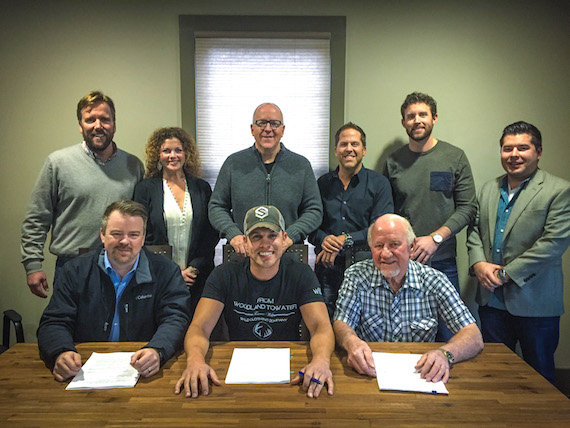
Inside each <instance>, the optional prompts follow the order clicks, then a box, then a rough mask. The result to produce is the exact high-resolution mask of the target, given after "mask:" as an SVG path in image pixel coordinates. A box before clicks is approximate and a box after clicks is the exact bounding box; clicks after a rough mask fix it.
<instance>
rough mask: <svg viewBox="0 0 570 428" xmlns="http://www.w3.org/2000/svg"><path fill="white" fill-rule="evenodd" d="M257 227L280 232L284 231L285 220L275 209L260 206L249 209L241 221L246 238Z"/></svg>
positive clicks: (270, 206) (269, 206) (268, 206)
mask: <svg viewBox="0 0 570 428" xmlns="http://www.w3.org/2000/svg"><path fill="white" fill-rule="evenodd" d="M258 227H266V228H268V229H270V230H272V231H274V232H281V231H282V230H283V231H284V230H285V220H283V216H282V215H281V213H280V212H279V210H278V209H277V208H276V207H274V206H272V205H260V206H258V207H253V208H250V209H249V211H248V212H247V213H246V214H245V218H244V220H243V230H244V231H245V235H246V236H247V235H249V234H250V233H251V231H252V230H253V229H256V228H258Z"/></svg>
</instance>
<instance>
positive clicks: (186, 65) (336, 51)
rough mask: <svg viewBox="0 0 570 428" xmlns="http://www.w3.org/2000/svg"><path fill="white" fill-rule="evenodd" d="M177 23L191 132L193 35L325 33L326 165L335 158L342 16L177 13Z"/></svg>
mask: <svg viewBox="0 0 570 428" xmlns="http://www.w3.org/2000/svg"><path fill="white" fill-rule="evenodd" d="M179 27H180V89H181V96H180V98H181V99H180V102H181V113H182V127H183V128H184V129H186V130H187V131H188V132H190V133H191V134H192V135H196V90H195V89H196V86H195V77H196V76H195V64H194V58H195V40H196V37H200V36H202V37H204V36H210V37H212V36H214V37H215V36H223V37H228V36H229V37H256V36H257V37H286V38H294V37H301V38H311V37H314V38H323V37H328V38H329V39H330V55H331V88H330V121H329V127H330V129H329V135H330V140H331V141H329V165H331V164H332V163H333V162H334V159H335V157H334V143H333V141H334V134H335V132H336V130H337V129H338V128H339V127H340V126H341V125H342V124H344V103H345V99H344V98H345V97H344V92H345V59H346V17H345V16H261V15H259V16H253V15H244V16H235V15H180V16H179Z"/></svg>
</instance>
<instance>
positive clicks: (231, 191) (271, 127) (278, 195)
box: [208, 103, 323, 256]
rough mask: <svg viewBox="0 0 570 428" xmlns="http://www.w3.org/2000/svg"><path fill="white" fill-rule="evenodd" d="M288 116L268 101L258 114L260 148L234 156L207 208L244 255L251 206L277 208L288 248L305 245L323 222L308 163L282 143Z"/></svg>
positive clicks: (255, 124) (254, 131) (255, 132)
mask: <svg viewBox="0 0 570 428" xmlns="http://www.w3.org/2000/svg"><path fill="white" fill-rule="evenodd" d="M284 131H285V125H284V124H283V114H282V113H281V110H280V109H279V107H277V106H276V105H275V104H271V103H265V104H261V105H260V106H259V107H257V108H256V109H255V111H254V113H253V123H252V124H251V134H252V135H253V138H254V139H255V144H254V145H253V146H252V147H249V148H247V149H245V150H242V151H239V152H237V153H234V154H233V155H230V156H229V157H228V158H227V159H226V161H225V162H224V164H223V165H222V169H221V170H220V173H219V175H218V180H217V181H216V187H215V188H214V192H213V193H212V197H211V198H210V204H209V205H208V217H209V219H210V223H211V224H212V226H214V228H215V229H216V230H218V231H219V232H220V234H221V235H222V237H223V238H226V239H227V240H228V242H229V243H230V244H231V246H232V247H233V248H234V250H235V251H236V253H238V254H241V255H243V256H245V254H246V251H245V244H244V242H245V240H244V231H243V230H242V227H241V225H243V220H244V217H245V213H246V212H247V210H249V209H250V208H251V207H252V206H257V205H274V206H276V207H277V208H278V209H279V211H281V214H282V215H283V218H284V219H285V224H287V225H288V226H287V230H286V232H287V238H286V248H288V247H290V246H291V245H292V244H293V243H295V242H302V241H303V240H304V239H305V237H306V236H307V235H308V234H309V233H311V232H312V231H313V230H316V229H317V228H318V227H319V225H320V224H321V221H322V218H323V206H322V203H321V196H320V193H319V188H318V186H317V180H316V179H315V174H314V173H313V169H312V168H311V164H310V163H309V161H308V160H307V159H306V158H304V157H303V156H301V155H298V154H296V153H293V152H291V151H289V150H287V149H286V148H285V146H284V145H283V144H282V143H281V138H282V137H283V133H284Z"/></svg>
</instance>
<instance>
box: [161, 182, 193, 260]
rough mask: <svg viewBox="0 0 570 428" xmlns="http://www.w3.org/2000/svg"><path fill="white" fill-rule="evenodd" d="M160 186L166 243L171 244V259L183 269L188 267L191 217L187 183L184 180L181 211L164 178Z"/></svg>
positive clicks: (190, 202)
mask: <svg viewBox="0 0 570 428" xmlns="http://www.w3.org/2000/svg"><path fill="white" fill-rule="evenodd" d="M162 188H163V192H164V208H163V209H164V221H165V222H166V230H167V234H168V243H169V244H170V245H171V246H172V260H174V262H175V263H176V264H177V265H178V266H180V269H182V270H184V269H186V268H187V267H188V266H187V265H186V261H187V258H188V248H189V247H190V238H191V234H192V217H193V212H192V200H191V198H190V192H188V184H187V183H186V181H185V182H184V188H185V189H184V207H183V209H182V211H180V207H179V206H178V202H176V199H175V198H174V194H173V193H172V190H170V187H169V186H168V182H167V181H166V180H165V179H162Z"/></svg>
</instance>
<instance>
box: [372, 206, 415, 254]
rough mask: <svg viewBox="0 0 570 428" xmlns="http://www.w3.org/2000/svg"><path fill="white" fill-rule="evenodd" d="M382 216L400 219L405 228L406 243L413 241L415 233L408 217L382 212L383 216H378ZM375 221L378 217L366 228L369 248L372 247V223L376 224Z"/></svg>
mask: <svg viewBox="0 0 570 428" xmlns="http://www.w3.org/2000/svg"><path fill="white" fill-rule="evenodd" d="M382 217H388V218H390V219H392V220H399V221H401V222H402V223H403V224H404V227H405V228H406V239H407V241H408V245H412V242H414V239H415V238H416V234H415V233H414V228H413V227H412V225H411V224H410V222H409V221H408V219H406V218H404V217H402V216H399V215H398V214H384V215H383V216H381V217H378V218H382ZM377 221H378V219H376V220H374V223H372V224H371V225H370V227H369V228H368V245H369V246H370V248H372V231H373V230H374V225H375V224H376V222H377Z"/></svg>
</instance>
